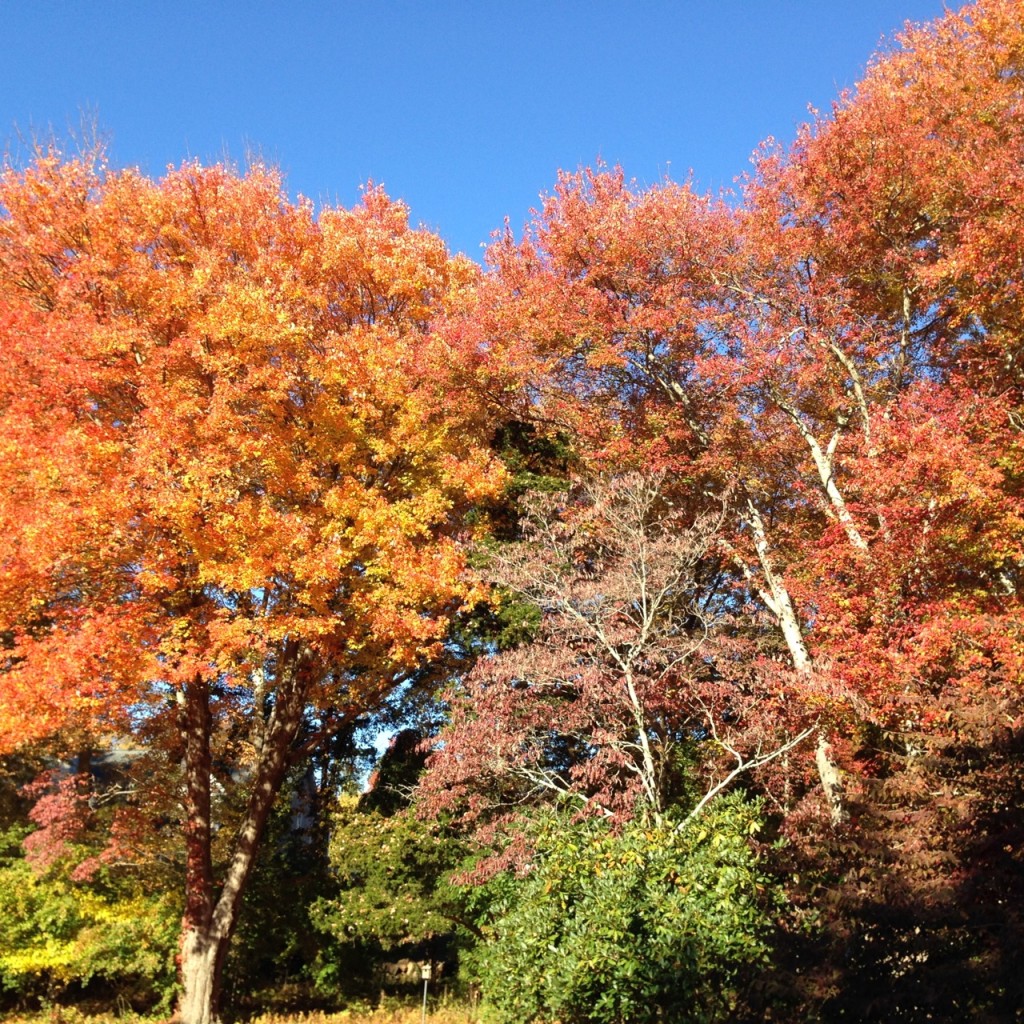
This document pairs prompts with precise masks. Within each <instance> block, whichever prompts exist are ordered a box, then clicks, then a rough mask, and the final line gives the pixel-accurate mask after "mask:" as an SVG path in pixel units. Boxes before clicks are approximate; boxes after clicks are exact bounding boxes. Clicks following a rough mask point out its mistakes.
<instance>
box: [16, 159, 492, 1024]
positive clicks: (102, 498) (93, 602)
mask: <svg viewBox="0 0 1024 1024" xmlns="http://www.w3.org/2000/svg"><path fill="white" fill-rule="evenodd" d="M0 214H2V215H0V338H2V343H3V351H4V358H3V361H2V364H0V421H2V429H0V447H2V452H0V531H2V534H3V538H4V540H3V547H2V553H0V624H2V628H3V634H2V636H3V648H4V649H3V665H2V680H0V747H2V749H4V750H7V751H10V750H13V749H15V748H17V747H19V746H24V745H26V744H33V743H37V742H41V741H47V742H53V743H55V744H60V743H63V744H65V746H66V747H67V748H68V749H70V750H76V749H81V748H85V747H88V746H89V745H91V744H95V743H98V742H101V738H102V737H104V736H106V737H113V736H117V737H123V736H125V735H127V734H134V735H135V737H136V743H137V744H139V745H141V746H144V747H145V748H146V749H147V751H148V755H147V756H149V757H150V758H152V759H153V761H154V764H155V766H156V768H155V770H156V774H157V775H159V776H160V777H161V778H163V780H164V781H165V783H166V788H168V789H170V790H171V791H172V792H174V793H175V794H176V795H177V798H178V799H179V801H180V806H181V828H182V831H183V835H184V844H185V853H186V909H185V917H184V923H183V935H182V947H181V965H182V967H181V974H182V984H183V989H182V996H181V1002H180V1014H181V1017H182V1019H183V1020H184V1021H186V1022H187V1024H200V1022H207V1021H210V1020H212V1019H215V1017H216V1014H217V1002H218V990H219V984H220V975H221V971H222V967H223V963H224V956H225V953H226V950H227V946H228V943H229V941H230V936H231V933H232V930H233V928H234V926H235V922H236V919H237V915H238V910H239V906H240V900H241V896H242V893H243V891H244V889H245V886H246V880H247V878H248V876H249V873H250V871H251V868H252V866H253V858H254V855H255V852H256V849H257V846H258V844H259V841H260V837H261V833H262V831H263V828H264V825H265V823H266V821H267V816H268V813H269V812H270V810H271V807H272V804H273V802H274V800H275V797H276V796H277V794H278V792H279V789H280V787H281V784H282V780H283V778H284V775H285V773H286V771H287V770H288V769H289V767H291V766H292V765H294V764H296V763H297V762H298V761H300V760H301V759H302V758H304V757H306V756H307V755H309V754H310V753H311V752H313V751H314V750H315V749H317V748H318V746H320V745H321V744H323V743H324V742H325V741H326V740H328V739H329V738H330V737H331V736H332V735H334V734H335V733H336V732H337V731H338V730H339V729H340V728H342V727H344V726H345V725H346V724H348V723H350V722H351V721H352V720H353V718H354V717H355V716H358V715H360V714H363V713H365V712H366V711H367V710H368V709H372V708H374V707H375V706H377V705H379V704H380V702H381V701H382V700H383V699H384V698H385V696H387V695H388V694H391V693H393V692H394V690H395V688H396V687H397V686H399V685H400V684H401V682H402V680H403V679H406V678H408V676H409V674H410V673H412V672H413V671H415V670H416V669H417V668H419V667H421V666H423V664H424V663H425V662H427V661H429V660H430V659H431V658H432V657H434V656H436V655H437V654H438V653H439V651H440V649H441V646H442V644H443V641H444V638H445V635H446V631H447V628H448V624H449V622H450V620H451V617H452V616H453V615H454V614H455V613H457V612H458V610H459V609H460V608H461V607H462V606H463V605H464V603H465V602H466V601H467V600H471V599H472V595H471V593H470V592H469V590H468V589H467V585H466V584H465V582H464V581H463V579H462V575H461V574H462V568H463V559H462V555H461V552H460V548H459V543H458V534H459V532H460V531H461V530H463V529H464V528H465V527H464V515H465V513H466V512H467V510H468V509H470V508H471V507H473V506H474V505H476V504H478V503H479V502H480V501H481V500H482V499H484V498H486V497H487V496H490V495H492V494H494V493H495V491H496V489H497V488H499V487H500V486H501V482H502V476H501V471H500V469H499V468H498V467H497V466H496V464H495V462H494V461H493V459H492V457H491V454H490V450H489V447H488V444H487V431H488V427H487V422H486V419H485V417H484V416H483V413H482V408H481V405H480V403H479V402H477V401H476V400H475V399H474V398H473V395H472V393H470V392H468V391H463V392H461V393H460V391H459V388H460V387H462V385H461V384H460V383H459V381H460V370H459V364H460V361H461V359H460V354H459V351H458V349H457V348H456V347H453V346H452V345H451V344H447V343H445V344H442V343H441V342H440V341H439V340H438V339H437V338H436V336H435V335H434V334H433V333H432V332H431V329H430V324H431V321H432V319H433V318H434V317H435V316H437V315H439V314H441V313H443V312H444V311H445V310H446V309H447V308H448V307H449V306H450V305H451V304H453V303H456V302H458V301H460V295H461V293H462V292H463V291H464V290H465V289H466V288H467V287H468V286H469V285H470V284H471V283H472V282H473V280H474V277H475V276H476V269H475V267H474V265H473V264H471V263H470V262H469V261H467V260H465V259H463V258H459V257H457V258H450V257H449V255H448V254H447V252H446V249H445V247H444V244H443V243H442V242H441V240H440V239H439V238H437V237H436V236H434V235H432V234H429V233H427V232H425V231H422V230H413V229H411V228H410V227H409V225H408V218H407V211H406V209H405V208H404V207H403V206H402V205H401V204H399V203H395V202H392V201H391V200H390V199H389V198H388V197H387V196H386V195H385V194H384V193H383V192H381V191H380V190H378V189H368V190H367V191H366V193H365V194H364V197H363V201H362V203H361V205H359V206H358V207H356V208H355V209H353V210H343V209H327V210H324V211H322V212H321V213H320V215H319V216H314V211H313V209H312V206H311V204H309V203H307V202H299V203H297V204H293V203H291V202H289V201H288V199H287V198H286V197H285V195H284V194H283V191H282V185H281V181H280V179H279V177H278V175H277V174H276V173H274V172H272V171H269V170H266V169H264V168H261V167H255V168H253V169H251V170H250V171H248V173H246V174H245V175H239V174H237V173H236V172H234V171H232V170H230V169H227V168H225V167H222V166H214V167H201V166H199V165H198V164H189V165H185V166H183V167H182V168H180V169H179V170H173V171H170V172H169V173H168V174H167V176H166V177H164V178H163V179H162V180H160V181H153V180H150V179H148V178H146V177H144V176H143V175H141V174H139V173H138V172H136V171H134V170H121V171H115V170H112V169H110V168H109V167H107V166H106V165H105V164H104V162H103V160H102V158H101V157H96V156H92V157H87V158H81V159H65V158H63V157H62V156H60V155H59V154H57V153H55V152H44V153H41V154H39V155H38V157H37V158H36V160H35V161H34V162H33V163H32V164H31V165H30V166H28V167H26V168H24V169H21V170H17V169H13V168H8V169H6V170H5V171H4V172H3V174H2V177H0ZM225 762H226V763H228V764H230V765H231V766H233V770H234V774H235V777H236V778H238V777H241V778H243V779H244V780H245V788H246V791H247V793H248V797H247V806H246V809H245V810H244V813H243V814H242V817H241V823H240V825H239V827H238V831H237V835H236V836H235V838H234V840H233V843H232V846H231V849H230V852H229V856H228V860H227V865H226V867H225V868H224V870H223V872H222V873H221V872H220V871H219V870H217V869H215V863H214V858H213V856H212V854H211V844H212V841H213V837H214V834H215V832H216V831H217V821H216V819H217V806H216V800H215V799H213V798H212V796H211V772H212V771H213V770H214V768H215V765H217V764H223V763H225Z"/></svg>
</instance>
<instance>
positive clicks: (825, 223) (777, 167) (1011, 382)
mask: <svg viewBox="0 0 1024 1024" xmlns="http://www.w3.org/2000/svg"><path fill="white" fill-rule="evenodd" d="M1022 24H1024V10H1022V7H1021V4H1020V3H1019V2H1018V0H982V2H979V3H976V4H973V5H970V6H968V7H965V8H964V9H963V10H962V11H959V12H950V13H948V14H947V15H945V16H944V17H943V18H941V19H939V20H938V21H937V22H935V23H934V24H931V25H925V26H919V27H910V28H908V29H907V30H906V31H905V32H904V33H903V34H901V36H899V37H898V39H897V40H896V41H895V43H894V45H893V46H892V47H891V49H890V50H889V51H888V52H884V53H882V54H880V55H879V56H878V57H876V58H875V60H874V61H873V62H872V64H871V66H870V68H869V70H868V73H867V74H866V76H865V79H864V81H863V82H862V83H861V84H860V85H859V86H858V87H857V89H856V90H853V91H851V92H850V93H848V94H846V95H844V96H843V97H841V98H840V100H839V101H838V102H837V104H836V105H835V107H834V108H833V109H832V111H830V112H829V113H827V114H824V115H821V116H819V117H817V118H816V119H815V121H814V123H813V124H811V125H809V126H808V127H807V128H806V130H804V131H803V132H802V133H801V135H800V137H799V138H798V140H797V143H796V144H795V146H793V147H792V148H791V149H789V150H785V149H783V148H781V147H777V146H775V145H774V144H770V145H766V146H765V147H762V149H761V150H759V152H758V153H757V155H756V158H755V165H754V170H753V172H752V173H751V175H750V176H749V177H748V178H747V179H745V180H744V181H743V182H741V185H740V187H739V189H738V191H737V194H736V195H734V196H733V197H731V199H730V201H729V202H724V201H718V200H715V199H713V198H710V197H705V196H700V195H697V194H696V193H695V192H694V190H693V189H692V188H691V187H689V186H679V185H675V184H673V183H671V182H668V181H666V182H663V183H661V184H659V185H656V186H653V187H650V188H646V189H639V188H637V187H635V186H634V185H632V184H630V183H629V182H627V181H626V180H625V178H624V176H623V175H622V173H621V172H619V171H609V170H607V169H598V170H597V171H589V170H588V171H580V172H578V173H563V174H561V175H560V177H559V180H558V182H557V184H556V187H555V189H554V190H553V192H552V193H551V194H550V195H549V196H547V197H545V198H544V201H543V203H542V206H541V208H540V209H539V210H538V211H537V212H536V214H535V216H534V218H533V220H532V222H531V223H530V224H529V225H528V227H527V229H526V231H525V233H524V236H523V237H522V238H521V239H519V240H517V239H516V238H514V237H513V236H512V234H511V233H506V235H505V236H504V237H503V238H501V239H500V240H499V241H498V243H497V244H496V245H495V246H494V247H493V249H492V250H491V252H490V259H491V262H492V273H491V274H490V275H489V276H488V278H487V279H486V280H485V281H484V282H483V284H482V285H481V287H480V288H479V290H478V292H477V303H478V305H477V309H476V312H475V314H474V317H473V321H472V324H471V326H470V327H469V328H468V329H469V330H471V331H473V332H475V333H476V336H477V338H478V339H479V340H480V342H481V345H480V350H481V351H482V352H485V353H487V355H488V357H489V358H491V359H492V360H493V366H492V367H490V372H491V377H490V380H492V381H494V382H495V384H494V386H493V387H492V391H491V393H492V395H495V396H507V395H509V394H520V395H522V401H521V405H520V406H519V409H520V411H521V415H522V416H523V417H524V418H532V419H533V421H534V422H535V423H537V424H538V425H541V426H544V425H546V426H548V427H549V428H550V427H551V426H555V427H557V429H559V430H561V431H564V432H565V433H566V434H567V435H569V436H571V437H572V438H573V440H574V443H575V445H576V451H577V453H578V458H579V463H578V465H579V467H580V470H581V472H585V471H590V472H601V471H608V470H609V469H614V470H621V469H622V468H623V467H637V466H640V467H644V468H647V469H651V468H655V469H662V470H668V471H670V472H672V473H674V474H678V475H679V477H681V478H683V479H686V480H687V481H688V484H689V488H690V492H691V493H692V494H694V495H699V496H702V498H703V499H705V500H709V501H718V502H720V503H722V507H723V509H724V510H725V517H724V519H723V524H722V529H721V530H720V536H719V540H718V552H719V554H720V556H721V557H722V559H723V561H722V563H721V564H722V568H723V572H724V573H726V574H727V575H729V576H730V577H731V580H730V584H731V586H732V587H733V592H734V594H735V596H736V602H737V608H742V609H743V614H744V616H745V617H746V622H747V632H748V636H750V637H751V638H756V643H757V644H758V647H757V654H758V656H761V657H768V658H775V659H781V660H783V661H784V662H785V663H786V664H787V665H788V668H789V670H790V671H791V676H790V678H789V681H788V685H787V687H786V701H787V706H788V707H790V708H796V707H799V708H802V709H803V711H804V713H810V712H811V711H813V712H814V714H815V718H816V720H817V721H818V723H819V730H818V735H817V739H816V742H815V744H814V747H813V754H814V756H813V768H814V770H815V772H816V774H817V776H818V779H819V783H820V786H819V787H818V794H819V795H818V796H817V797H813V796H812V794H811V793H810V792H809V791H806V793H805V791H804V788H803V787H804V783H805V781H806V774H807V771H808V769H809V768H811V764H809V763H808V755H807V754H800V753H799V752H796V753H794V755H793V756H792V757H791V758H789V760H788V773H789V776H790V777H789V786H788V788H787V785H786V782H785V780H782V779H779V780H778V782H779V785H780V788H777V789H776V790H775V791H774V795H775V796H776V797H777V798H778V799H779V800H780V803H781V805H782V806H783V807H784V808H785V809H786V817H787V820H788V822H789V825H788V826H787V827H788V828H789V829H790V830H791V835H792V836H794V837H795V838H797V839H800V837H801V836H803V837H804V838H803V840H802V841H803V842H804V843H805V844H806V845H807V846H809V847H811V848H812V849H816V850H817V851H818V852H819V853H821V854H822V855H824V856H825V859H826V860H829V858H830V857H831V853H830V852H829V851H830V850H831V849H832V847H833V844H834V845H835V848H836V849H837V850H845V853H837V854H836V859H835V860H834V861H830V863H831V864H832V866H833V868H834V871H835V873H836V874H838V875H839V876H840V877H843V875H844V871H848V877H849V878H850V880H851V881H850V888H851V890H853V889H856V887H857V883H856V879H855V877H854V870H853V869H847V868H844V863H845V864H849V861H850V850H851V849H859V850H861V851H862V852H864V853H865V856H868V857H869V859H870V857H873V856H874V854H870V855H869V854H868V853H867V851H868V850H869V849H870V848H871V846H872V842H871V840H870V839H869V838H868V837H867V836H866V835H865V834H864V833H863V832H858V822H864V823H866V822H868V821H870V822H872V827H878V828H882V827H883V820H884V822H887V824H884V828H885V830H886V834H887V835H889V837H890V844H891V845H894V846H896V847H897V848H901V849H905V850H906V851H907V853H908V863H907V866H906V870H904V869H903V868H894V867H893V864H892V862H891V861H889V862H887V866H886V867H884V869H882V868H879V876H882V875H884V876H887V878H888V881H889V882H892V883H895V882H896V881H897V878H896V876H897V875H899V876H900V879H899V884H900V885H902V886H903V887H904V889H905V891H907V892H914V891H916V892H917V893H918V895H920V896H922V898H923V899H925V900H926V901H927V900H929V899H935V898H936V897H935V894H934V892H933V893H932V894H931V895H928V896H926V895H925V894H924V892H923V890H922V889H920V888H918V887H917V885H916V882H915V880H914V878H912V877H911V872H912V871H914V870H915V865H916V868H920V870H918V872H917V878H918V879H923V878H925V877H929V878H932V879H935V880H936V885H937V886H939V885H940V884H941V883H940V882H939V881H938V876H939V874H940V872H939V870H938V868H936V866H935V865H936V864H938V863H940V862H944V863H946V864H951V863H956V864H958V865H960V867H959V868H958V870H959V871H962V872H963V873H964V875H965V876H973V870H974V869H973V868H972V867H971V866H970V865H969V864H968V863H967V862H966V861H965V860H964V859H963V858H969V857H970V856H971V854H970V853H969V852H968V849H969V846H970V844H966V845H965V842H964V840H963V839H962V836H963V835H966V834H968V833H969V832H970V831H971V829H972V828H973V827H974V825H977V827H978V828H979V829H980V830H981V831H984V832H986V833H988V834H990V835H991V836H993V837H994V836H997V835H1002V836H1006V837H1008V846H1009V848H1011V849H1012V848H1013V842H1012V841H1011V840H1012V837H1013V836H1015V835H1016V834H1017V833H1016V828H1017V825H1016V824H1015V819H1014V817H1013V814H1012V812H1011V811H1010V807H1011V806H1012V802H1013V799H1014V798H1013V797H1012V796H1011V794H1013V793H1015V792H1017V791H1018V789H1019V781H1018V780H1017V778H1016V774H1015V770H1014V768H1013V755H1012V753H1011V751H1013V750H1015V749H1016V748H1017V745H1018V743H1019V737H1020V732H1021V723H1022V721H1024V719H1022V711H1024V707H1022V701H1021V692H1020V685H1019V680H1020V677H1021V655H1022V652H1024V647H1022V640H1024V634H1022V632H1021V622H1022V617H1021V607H1020V594H1019V590H1020V583H1019V573H1020V565H1021V559H1022V547H1021V541H1022V539H1024V534H1022V531H1021V523H1022V518H1021V491H1020V469H1021V464H1020V451H1021V445H1020V423H1021V412H1020V408H1021V391H1020V373H1019V359H1020V354H1019V348H1020V285H1019V282H1020V245H1019V238H1020V224H1021V206H1020V196H1021V194H1022V191H1021V188H1020V173H1021V171H1020V168H1021V166H1022V160H1021V155H1022V153H1024V134H1022V124H1024V123H1022V121H1021V110H1022V109H1024V108H1022V100H1021V85H1020V83H1021V59H1022V58H1021V54H1022V37H1021V26H1022ZM516 380H518V381H521V382H522V384H523V387H522V389H521V391H519V392H516V391H515V390H514V388H512V386H511V384H512V382H513V381H516ZM808 753H809V751H808ZM971 765H973V766H974V767H970V766H971ZM804 795H806V796H807V797H809V798H810V799H802V796H804ZM815 802H817V804H818V807H817V809H816V808H815V807H814V806H813V804H814V803H815ZM938 804H941V807H939V806H938ZM801 805H802V806H801ZM994 807H999V808H1001V810H1000V811H999V812H998V813H997V814H994V813H993V811H992V808H994ZM943 808H944V809H943ZM820 811H824V812H825V813H824V814H820V813H818V812H820ZM851 815H852V817H853V818H855V819H856V820H854V821H851ZM949 815H955V816H956V818H957V820H958V821H960V825H959V826H958V829H959V830H962V831H957V830H956V829H952V828H951V826H950V825H949ZM972 823H974V824H972ZM822 825H824V826H825V827H824V828H823V827H821V826H822ZM957 835H959V836H961V838H957ZM992 841H993V842H995V839H994V838H993V840H992ZM858 844H860V845H859V846H858ZM915 858H916V860H915ZM875 867H878V862H877V861H876V862H875ZM1004 869H1005V870H1007V871H1008V872H1009V874H1008V875H1007V877H1008V878H1010V877H1011V876H1012V877H1016V876H1015V874H1014V871H1015V870H1016V869H1015V868H1013V866H1012V865H1010V864H1009V863H1006V864H1004ZM858 870H859V869H858ZM865 871H866V872H867V874H871V873H872V872H874V871H875V868H873V867H868V866H865ZM831 872H832V868H830V872H829V873H831ZM865 877H866V876H865ZM885 884H888V883H884V882H879V890H877V895H878V900H877V901H878V903H879V904H880V905H881V904H885V903H886V901H887V897H886V896H885V895H883V894H882V893H881V890H882V888H884V885H885ZM946 884H947V892H948V873H947V875H946ZM821 891H823V890H821ZM890 891H892V890H890ZM943 898H944V899H945V898H947V897H943ZM910 903H913V901H912V900H911V901H909V903H908V904H907V905H910ZM920 905H921V903H920V902H918V903H917V904H916V906H918V907H919V906H920ZM993 914H995V915H997V916H999V915H1001V911H998V910H997V909H993ZM1015 927H1016V925H1011V924H1007V928H1008V929H1010V930H1008V931H1007V932H1006V934H1007V935H1009V934H1013V931H1012V929H1013V928H1015ZM985 928H986V930H987V934H989V937H990V939H991V943H992V949H996V948H998V947H999V946H1000V941H1001V940H999V938H998V936H996V935H995V934H994V933H992V932H991V930H990V929H988V927H987V926H985ZM994 956H996V957H997V956H998V954H994ZM897 959H898V958H897ZM881 962H885V957H882V958H881V960H880V963H881ZM890 962H895V959H893V960H892V961H890Z"/></svg>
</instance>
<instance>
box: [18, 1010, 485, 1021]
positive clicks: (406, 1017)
mask: <svg viewBox="0 0 1024 1024" xmlns="http://www.w3.org/2000/svg"><path fill="white" fill-rule="evenodd" d="M420 1020H421V1011H420V1010H419V1009H418V1008H415V1007H400V1008H380V1009H375V1010H371V1009H367V1008H366V1007H359V1008H352V1009H348V1010H341V1011H339V1012H337V1013H320V1012H315V1011H314V1012H312V1013H298V1014H288V1013H263V1014H260V1015H259V1016H258V1017H252V1018H250V1019H249V1020H248V1021H246V1022H244V1024H420ZM479 1020H480V1017H479V1014H474V1013H472V1012H470V1011H469V1010H468V1009H466V1008H464V1007H449V1008H445V1009H439V1010H436V1011H433V1012H431V1013H428V1014H427V1024H479ZM5 1024H161V1022H159V1021H158V1019H157V1018H153V1017H139V1016H136V1015H134V1014H128V1015H124V1016H120V1015H116V1014H113V1013H101V1014H87V1013H83V1012H82V1011H80V1010H77V1009H74V1008H73V1007H54V1008H53V1009H51V1010H46V1011H43V1012H40V1013H33V1014H28V1015H25V1016H16V1017H8V1018H6V1019H5Z"/></svg>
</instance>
